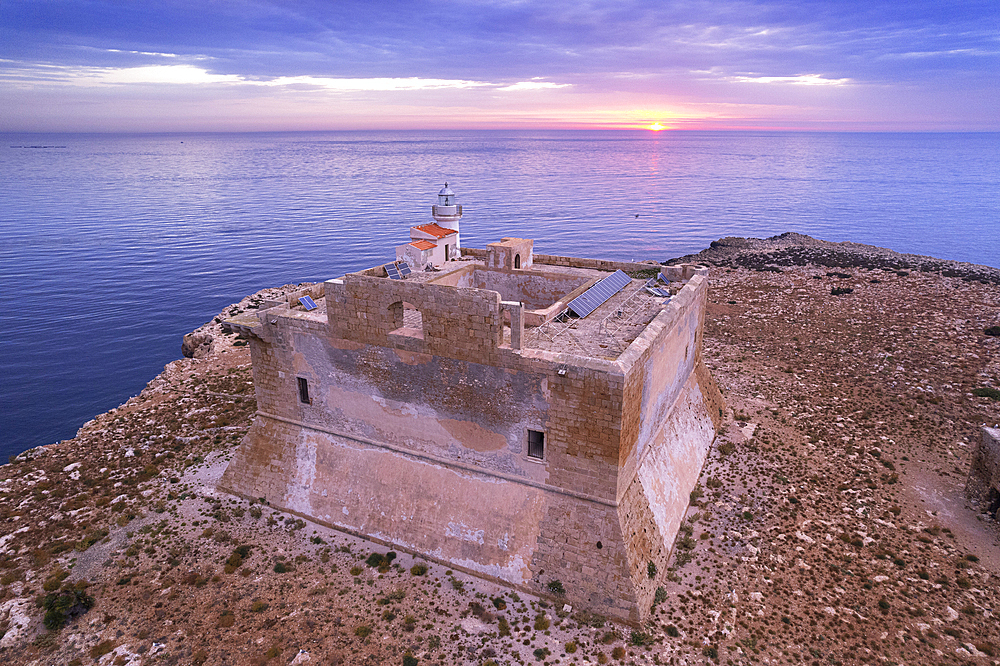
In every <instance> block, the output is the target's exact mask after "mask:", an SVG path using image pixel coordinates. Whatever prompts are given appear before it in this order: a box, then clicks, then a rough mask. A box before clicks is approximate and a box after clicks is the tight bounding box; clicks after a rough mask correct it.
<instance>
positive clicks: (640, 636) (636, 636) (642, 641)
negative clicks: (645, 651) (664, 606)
mask: <svg viewBox="0 0 1000 666" xmlns="http://www.w3.org/2000/svg"><path fill="white" fill-rule="evenodd" d="M629 639H630V640H631V642H632V645H652V644H653V637H652V636H651V635H650V634H647V633H646V632H644V631H633V632H632V635H631V636H630V637H629Z"/></svg>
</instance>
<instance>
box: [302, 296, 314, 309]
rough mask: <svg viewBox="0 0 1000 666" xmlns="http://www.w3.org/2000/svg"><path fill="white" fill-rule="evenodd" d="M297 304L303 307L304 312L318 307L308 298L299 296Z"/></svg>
mask: <svg viewBox="0 0 1000 666" xmlns="http://www.w3.org/2000/svg"><path fill="white" fill-rule="evenodd" d="M299 303H301V304H302V307H304V308H305V309H306V310H315V309H316V308H318V307H319V306H318V305H316V301H314V300H313V299H311V298H310V297H308V296H299Z"/></svg>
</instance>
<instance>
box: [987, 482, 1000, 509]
mask: <svg viewBox="0 0 1000 666" xmlns="http://www.w3.org/2000/svg"><path fill="white" fill-rule="evenodd" d="M986 501H987V502H989V504H990V506H989V512H990V513H996V512H997V511H1000V493H998V492H997V491H996V490H995V489H993V488H990V495H989V498H988V499H987V500H986Z"/></svg>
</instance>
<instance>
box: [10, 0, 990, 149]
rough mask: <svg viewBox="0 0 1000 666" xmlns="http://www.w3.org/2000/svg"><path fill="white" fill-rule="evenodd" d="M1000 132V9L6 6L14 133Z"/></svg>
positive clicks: (809, 2)
mask: <svg viewBox="0 0 1000 666" xmlns="http://www.w3.org/2000/svg"><path fill="white" fill-rule="evenodd" d="M649 127H652V128H654V129H658V128H664V129H780V130H834V131H1000V0H977V1H968V2H966V1H963V0H956V1H952V2H942V1H941V0H933V1H928V0H908V1H899V0H895V1H892V2H882V1H880V0H869V1H867V2H861V1H853V0H850V1H848V0H841V1H816V0H794V1H786V0H761V1H753V0H747V1H744V0H715V1H707V0H683V1H680V2H672V1H670V0H659V1H647V0H638V1H630V0H616V1H613V2H588V1H587V0H569V1H566V2H562V1H557V2H518V1H497V2H474V1H467V2H463V1H446V2H438V1H437V0H421V1H419V2H403V1H399V2H396V1H391V0H368V1H366V2H355V1H354V0H326V1H292V0H289V1H284V2H277V1H269V0H257V1H249V2H248V1H239V0H233V1H221V0H199V1H197V2H173V1H171V0H161V1H158V2H150V1H144V0H115V1H112V0H56V1H54V2H53V1H50V0H27V1H25V0H0V131H7V132H21V131H26V132H27V131H37V132H191V131H293V130H367V129H603V128H609V129H629V128H649Z"/></svg>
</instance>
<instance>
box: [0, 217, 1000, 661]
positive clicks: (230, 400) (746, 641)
mask: <svg viewBox="0 0 1000 666" xmlns="http://www.w3.org/2000/svg"><path fill="white" fill-rule="evenodd" d="M687 260H695V261H701V262H704V263H706V264H709V265H711V266H713V268H712V272H711V277H712V291H711V294H710V301H711V302H710V305H709V310H708V313H707V317H706V324H705V326H706V330H705V349H704V357H705V359H706V362H707V363H708V364H709V366H710V367H711V369H712V372H713V374H714V376H715V377H716V379H717V380H718V382H719V384H720V386H721V387H722V388H723V391H724V395H725V397H726V399H727V401H728V404H729V407H730V414H729V417H730V418H729V419H728V423H727V425H726V427H725V430H724V432H722V433H721V435H720V437H719V439H718V441H717V442H716V446H715V448H714V450H713V452H712V454H711V456H710V459H709V462H708V464H707V465H706V468H705V470H704V471H703V474H702V476H701V479H700V481H699V485H698V487H697V488H696V489H695V491H694V492H693V493H692V506H691V508H690V509H689V511H688V518H687V521H686V522H685V525H684V528H683V530H682V532H681V533H680V535H679V538H678V540H677V542H676V544H675V548H674V559H673V562H672V565H671V567H670V568H669V569H668V570H667V571H660V572H653V574H654V575H655V576H656V577H657V578H658V580H659V581H660V583H661V585H660V590H659V591H658V593H657V599H658V603H657V604H656V606H655V612H654V614H653V620H652V621H651V622H649V623H648V624H647V625H644V626H642V627H624V626H617V625H614V624H612V623H610V622H607V621H605V620H604V619H602V618H600V617H599V616H595V615H593V614H590V613H582V612H579V611H578V610H576V609H573V608H571V607H569V606H566V605H562V604H553V603H551V602H546V601H543V600H539V599H535V598H531V597H528V596H527V595H520V596H519V595H518V594H515V593H513V592H511V591H510V590H507V589H505V588H502V587H499V586H496V585H493V584H491V583H487V582H484V581H481V580H478V579H475V578H472V577H469V576H465V575H464V574H461V573H459V572H454V571H450V570H448V569H447V568H445V567H442V566H440V565H437V564H434V563H430V562H425V561H422V560H420V559H419V558H413V557H411V556H410V555H407V554H405V553H402V552H400V553H398V554H397V553H391V552H388V550H387V549H386V548H385V547H381V546H378V545H377V544H374V543H371V542H367V541H365V540H362V539H359V538H355V537H353V536H350V535H347V534H344V533H340V532H337V531H335V530H331V529H328V528H325V527H322V526H319V525H315V524H312V523H310V522H308V521H306V520H303V519H302V518H300V517H298V516H292V515H287V514H283V513H281V512H277V511H274V510H273V509H271V508H270V507H268V506H266V505H263V504H260V503H256V502H248V501H245V500H242V499H238V498H233V497H229V496H226V495H224V494H221V493H219V492H217V491H216V490H215V487H214V484H215V481H216V480H217V479H218V477H219V476H220V475H221V472H222V470H223V469H224V467H225V465H226V463H227V462H228V460H229V458H230V456H231V455H232V451H233V449H234V447H235V446H236V445H237V444H238V442H239V441H240V438H241V437H242V435H243V433H244V432H246V430H247V428H248V427H249V423H250V419H251V418H252V414H253V411H254V409H255V403H254V399H253V386H252V378H251V373H250V366H249V354H248V351H247V347H246V346H245V344H244V342H243V341H241V340H238V339H237V338H236V337H235V336H232V335H226V334H225V333H223V332H222V330H221V327H220V326H219V324H218V322H219V321H220V319H221V317H224V316H230V315H232V314H236V313H237V312H240V311H244V310H247V309H253V308H254V307H255V306H256V304H259V303H260V302H262V301H263V300H265V299H270V298H274V297H276V296H278V295H279V294H281V293H283V292H284V291H287V290H291V289H294V288H296V287H297V285H289V286H287V287H285V288H282V289H276V290H266V291H265V292H261V293H259V294H255V295H254V296H251V297H248V298H246V299H244V300H243V301H242V302H241V303H239V304H237V305H234V306H231V307H230V308H227V310H226V311H225V312H224V313H221V314H220V317H219V318H217V319H216V320H215V321H214V322H212V323H209V324H206V325H205V326H203V327H202V328H201V329H199V330H198V331H196V332H194V334H192V335H190V336H187V339H186V353H188V354H191V355H192V356H193V357H194V358H184V359H181V360H178V361H175V362H173V363H171V364H169V365H168V366H167V367H166V368H165V370H164V372H163V373H162V374H161V375H160V376H158V377H157V378H156V379H154V380H153V381H152V382H150V384H149V385H148V386H147V388H146V389H145V390H144V391H143V392H142V393H141V394H140V395H139V396H136V397H135V398H133V399H131V400H130V401H129V402H127V403H126V404H124V405H122V406H120V407H118V408H117V409H115V410H112V411H111V412H109V413H107V414H103V415H101V416H99V417H97V418H96V419H94V420H93V421H92V422H90V423H88V424H86V425H85V426H84V427H83V428H82V429H81V431H80V432H79V433H78V435H77V437H76V438H74V439H72V440H67V441H64V442H60V443H58V444H53V445H51V446H47V447H43V448H39V449H33V450H31V451H28V452H26V453H24V454H22V455H21V456H18V457H17V458H16V459H14V460H12V461H11V462H10V464H7V465H4V466H2V467H0V631H2V632H3V636H2V638H0V660H2V661H3V663H7V664H93V663H99V664H105V665H108V664H116V665H119V666H120V665H124V664H133V665H138V664H233V665H236V664H289V663H292V664H303V663H309V664H341V663H343V664H404V665H406V666H415V665H416V664H469V665H480V664H514V663H520V664H529V663H539V664H588V663H589V664H593V663H598V664H603V663H638V664H656V663H660V664H698V663H704V664H715V663H718V664H812V665H814V666H818V665H820V664H833V665H836V664H967V663H973V664H1000V625H998V623H997V618H996V614H998V613H1000V605H998V602H1000V590H998V585H997V582H998V580H1000V530H998V525H997V523H996V520H995V518H994V517H992V516H989V515H988V514H984V513H980V511H981V510H982V507H976V506H972V505H970V503H969V502H968V501H967V500H966V498H965V496H964V486H965V482H966V474H967V471H968V469H969V457H970V454H971V451H972V449H973V447H974V446H975V443H976V441H977V439H978V437H979V426H980V425H981V424H983V423H987V422H988V423H990V424H993V423H996V422H998V421H1000V402H998V401H995V400H993V399H991V398H990V397H988V396H986V397H981V396H979V395H976V394H975V393H973V391H974V390H976V389H981V388H984V387H986V388H989V387H1000V353H998V352H1000V337H994V336H990V335H986V334H985V331H986V329H988V328H990V327H991V326H995V325H997V324H1000V286H998V285H1000V281H998V280H997V279H995V278H996V276H997V271H996V270H995V269H989V268H986V267H975V266H972V267H970V266H969V265H967V264H966V265H961V264H954V263H953V262H939V261H938V260H932V259H929V258H926V257H924V258H919V257H918V258H913V257H911V256H909V255H897V254H896V253H891V252H890V251H887V250H880V249H879V248H870V247H868V246H857V245H853V244H839V243H838V244H832V243H824V242H823V241H815V240H814V239H809V238H808V237H801V236H792V235H789V234H785V235H782V236H779V237H776V238H774V239H767V240H761V241H758V240H756V239H723V240H722V241H717V243H714V244H713V247H712V248H710V249H708V250H706V251H705V252H703V253H701V254H699V255H694V256H693V257H689V258H687ZM918 260H919V261H918ZM924 260H926V261H924ZM893 262H896V263H893ZM901 262H910V263H901ZM914 262H916V263H914ZM921 262H922V263H921ZM934 262H937V263H934ZM979 393H982V391H979Z"/></svg>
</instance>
